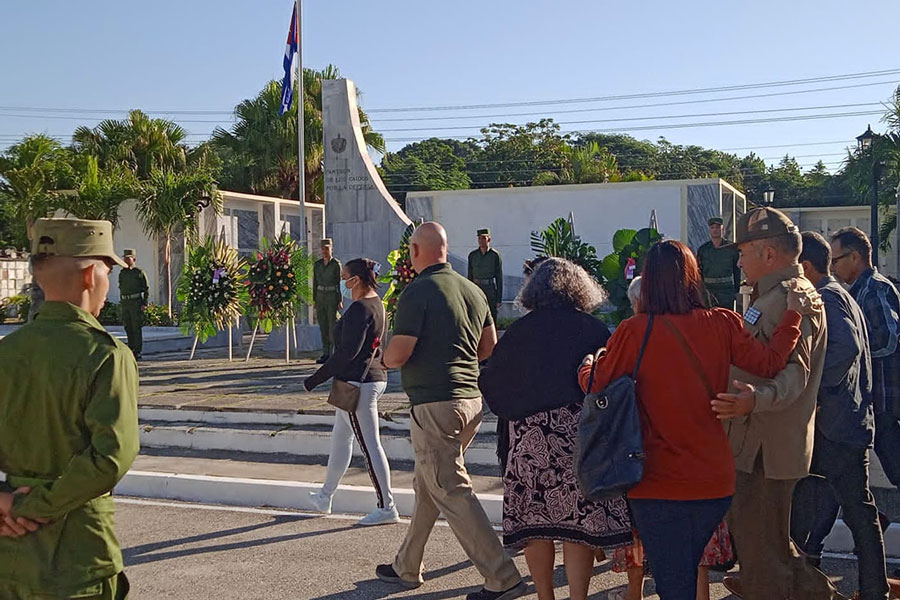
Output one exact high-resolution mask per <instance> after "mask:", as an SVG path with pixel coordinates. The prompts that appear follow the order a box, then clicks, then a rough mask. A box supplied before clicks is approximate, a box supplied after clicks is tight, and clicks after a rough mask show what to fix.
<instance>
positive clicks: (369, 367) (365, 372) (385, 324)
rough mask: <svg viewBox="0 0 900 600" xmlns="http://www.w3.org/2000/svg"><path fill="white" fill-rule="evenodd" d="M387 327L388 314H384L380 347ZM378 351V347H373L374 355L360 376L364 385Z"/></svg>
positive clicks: (360, 381) (360, 380)
mask: <svg viewBox="0 0 900 600" xmlns="http://www.w3.org/2000/svg"><path fill="white" fill-rule="evenodd" d="M386 327H387V315H384V317H383V318H382V321H381V335H379V336H378V347H381V343H382V342H383V341H384V330H385V328H386ZM376 352H378V348H372V356H370V357H369V363H368V364H367V365H366V370H365V371H363V374H362V376H361V377H360V378H359V383H360V385H362V383H363V382H364V380H365V378H366V377H368V376H369V370H370V369H371V368H372V361H374V360H375V353H376Z"/></svg>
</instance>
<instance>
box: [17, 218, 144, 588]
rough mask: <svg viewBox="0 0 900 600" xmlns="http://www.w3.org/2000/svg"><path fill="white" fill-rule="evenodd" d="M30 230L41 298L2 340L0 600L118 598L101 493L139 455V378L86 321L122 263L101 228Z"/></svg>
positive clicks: (116, 344)
mask: <svg viewBox="0 0 900 600" xmlns="http://www.w3.org/2000/svg"><path fill="white" fill-rule="evenodd" d="M34 231H35V235H34V239H33V241H32V259H31V260H32V269H33V272H34V276H35V278H36V279H37V281H38V284H39V285H40V286H41V287H42V288H43V289H44V293H45V296H46V300H45V302H44V304H43V306H42V307H41V310H40V313H39V314H38V315H37V317H36V319H35V320H34V321H33V322H32V323H29V324H27V325H24V326H22V327H20V328H19V329H18V330H16V331H14V332H13V333H11V334H10V335H8V336H7V337H5V338H4V339H2V340H0V415H4V418H2V419H0V471H3V473H5V476H3V477H0V479H3V478H5V482H3V483H0V598H29V599H31V598H94V599H102V600H113V599H119V598H125V597H126V596H127V595H128V580H127V579H126V578H125V575H124V573H123V572H122V570H123V562H122V552H121V550H120V548H119V543H118V541H117V540H116V536H115V533H114V523H113V513H114V509H115V507H114V504H113V500H112V497H111V495H110V492H111V490H112V489H113V487H115V485H116V484H117V483H118V482H119V480H120V479H121V478H122V477H123V476H124V475H125V473H126V472H127V471H128V469H129V467H130V466H131V463H132V462H133V461H134V458H135V456H137V453H138V419H137V394H138V372H137V363H136V362H135V359H134V356H133V355H132V353H131V351H130V350H129V349H128V347H127V346H125V345H124V344H123V343H121V342H120V341H118V340H117V339H116V338H115V337H114V336H112V335H110V334H109V333H107V331H106V330H105V329H104V328H103V326H102V325H100V323H99V322H98V321H97V319H96V317H97V315H98V314H100V309H101V308H102V307H103V304H104V303H105V302H106V295H107V293H108V291H109V273H110V269H111V267H112V266H113V265H116V264H118V265H120V266H123V267H124V266H125V264H124V263H123V262H122V261H121V260H120V259H119V258H118V257H117V256H116V253H115V250H114V248H113V240H112V233H113V229H112V225H111V224H110V223H109V222H108V221H84V220H80V219H39V220H38V221H37V223H36V224H35V226H34Z"/></svg>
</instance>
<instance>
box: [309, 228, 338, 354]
mask: <svg viewBox="0 0 900 600" xmlns="http://www.w3.org/2000/svg"><path fill="white" fill-rule="evenodd" d="M332 252H333V244H332V243H331V238H325V239H323V240H322V258H320V259H319V260H317V261H316V264H315V265H313V304H315V305H316V320H317V321H318V322H319V333H321V334H322V356H321V357H320V358H319V360H317V361H316V362H317V363H319V364H320V365H321V364H323V363H324V362H325V361H326V360H328V357H330V356H331V348H332V345H333V340H332V339H331V333H332V331H333V330H334V324H335V323H336V322H337V315H338V311H339V310H341V309H342V308H344V302H343V300H341V291H340V288H339V286H340V283H341V261H339V260H338V259H336V258H333V257H332Z"/></svg>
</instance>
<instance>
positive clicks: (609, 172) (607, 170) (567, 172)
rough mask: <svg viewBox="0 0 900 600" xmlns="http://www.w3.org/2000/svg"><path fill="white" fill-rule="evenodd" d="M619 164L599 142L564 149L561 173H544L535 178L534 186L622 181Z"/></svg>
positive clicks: (568, 146)
mask: <svg viewBox="0 0 900 600" xmlns="http://www.w3.org/2000/svg"><path fill="white" fill-rule="evenodd" d="M620 180H621V176H620V175H619V163H618V161H617V160H616V157H615V156H614V155H613V154H611V153H610V152H609V151H608V150H607V149H606V148H603V149H601V148H600V146H599V145H598V144H597V142H593V141H592V142H588V143H586V144H579V145H577V146H571V145H566V146H565V148H563V166H562V168H561V169H560V170H559V171H543V172H541V173H538V174H537V175H535V177H534V181H533V185H560V184H562V185H565V184H573V183H608V182H610V181H620Z"/></svg>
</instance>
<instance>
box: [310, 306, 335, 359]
mask: <svg viewBox="0 0 900 600" xmlns="http://www.w3.org/2000/svg"><path fill="white" fill-rule="evenodd" d="M315 304H316V321H318V322H319V334H320V335H321V336H322V354H328V355H330V354H331V350H332V349H333V348H334V340H333V339H332V337H331V336H332V333H333V332H334V324H335V323H337V313H338V305H339V304H340V299H339V298H338V297H337V296H335V295H334V294H330V295H327V296H320V297H318V298H316V302H315Z"/></svg>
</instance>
